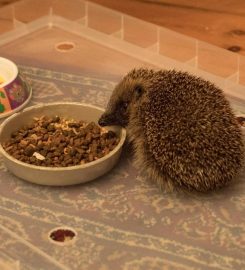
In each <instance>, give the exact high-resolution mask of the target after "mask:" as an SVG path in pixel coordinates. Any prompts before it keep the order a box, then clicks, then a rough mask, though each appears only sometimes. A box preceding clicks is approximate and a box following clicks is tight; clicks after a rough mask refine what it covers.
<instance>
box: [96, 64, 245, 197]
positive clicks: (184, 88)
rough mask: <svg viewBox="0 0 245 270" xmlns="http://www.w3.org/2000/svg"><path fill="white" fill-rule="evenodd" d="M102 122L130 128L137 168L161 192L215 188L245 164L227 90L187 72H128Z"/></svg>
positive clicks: (128, 133)
mask: <svg viewBox="0 0 245 270" xmlns="http://www.w3.org/2000/svg"><path fill="white" fill-rule="evenodd" d="M98 123H99V125H101V126H109V125H119V126H122V127H125V128H126V131H127V136H128V140H129V142H130V143H131V145H132V146H133V149H134V163H135V166H137V168H139V170H141V172H142V173H143V174H144V175H147V176H148V177H149V178H150V179H152V180H153V181H154V182H155V183H156V184H157V185H158V186H159V187H160V188H161V189H162V190H167V191H173V190H186V191H198V192H207V191H212V190H217V189H219V188H221V187H224V186H226V185H227V184H228V183H230V182H231V181H232V180H233V179H234V178H235V176H236V175H237V174H238V172H239V170H240V169H241V168H242V165H243V159H244V143H243V138H242V132H241V128H240V127H239V124H238V122H237V120H236V117H235V114H234V113H233V111H232V109H231V107H230V104H229V102H228V100H227V99H226V98H225V96H224V94H223V91H222V90H221V89H219V88H218V87H216V86H215V85H214V84H213V83H211V82H209V81H206V80H204V79H202V78H200V77H196V76H194V75H190V74H189V73H187V72H182V71H176V70H157V71H154V70H152V69H143V68H140V69H134V70H132V71H130V72H129V73H128V74H127V75H126V76H125V77H123V78H122V80H121V81H120V82H119V83H118V84H117V85H116V87H115V89H114V90H113V92H112V95H111V97H110V99H109V102H108V104H107V107H106V110H105V112H104V113H103V114H102V116H101V117H100V119H99V121H98Z"/></svg>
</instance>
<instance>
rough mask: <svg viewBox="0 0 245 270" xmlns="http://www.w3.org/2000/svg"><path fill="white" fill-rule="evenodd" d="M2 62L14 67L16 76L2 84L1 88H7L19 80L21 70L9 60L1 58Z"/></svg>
mask: <svg viewBox="0 0 245 270" xmlns="http://www.w3.org/2000/svg"><path fill="white" fill-rule="evenodd" d="M0 61H4V62H5V63H8V64H9V65H11V66H12V67H13V70H14V74H13V76H12V77H11V79H9V80H8V81H6V82H4V83H2V84H1V88H4V87H5V86H7V85H9V84H11V83H12V82H13V81H14V80H15V79H16V78H17V76H18V73H19V69H18V67H17V65H16V64H15V63H14V62H13V61H11V60H10V59H8V58H5V57H0Z"/></svg>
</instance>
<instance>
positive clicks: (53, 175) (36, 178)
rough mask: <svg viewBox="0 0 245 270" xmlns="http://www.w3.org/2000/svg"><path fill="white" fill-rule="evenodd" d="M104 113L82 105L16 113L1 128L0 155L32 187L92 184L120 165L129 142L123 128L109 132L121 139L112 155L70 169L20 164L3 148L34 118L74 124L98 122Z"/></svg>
mask: <svg viewBox="0 0 245 270" xmlns="http://www.w3.org/2000/svg"><path fill="white" fill-rule="evenodd" d="M103 112H104V111H103V109H101V108H98V107H95V106H92V105H87V104H81V103H69V102H68V103H67V102H66V103H50V104H46V105H36V106H32V107H29V108H26V109H24V110H23V111H22V112H19V113H15V114H14V115H12V116H10V117H9V118H7V119H6V120H5V121H4V122H3V123H2V125H1V127H0V142H1V143H0V153H1V154H2V157H3V161H4V163H5V166H6V167H7V168H8V170H9V171H10V172H11V173H13V174H14V175H16V176H18V177H20V178H22V179H24V180H27V181H29V182H32V183H36V184H40V185H49V186H66V185H74V184H80V183H85V182H88V181H91V180H93V179H95V178H97V177H99V176H101V175H103V174H105V173H106V172H108V171H109V170H111V169H112V168H113V166H114V165H115V164H116V163H117V161H118V159H119V157H120V154H121V150H122V145H123V143H124V141H125V138H126V131H125V129H124V128H121V127H117V126H111V127H107V129H108V130H112V131H114V132H115V133H116V134H117V136H118V138H119V143H118V145H117V146H116V147H115V148H114V149H113V150H112V151H111V152H109V154H107V155H105V156H104V157H102V158H99V159H97V160H95V161H92V162H89V163H86V164H83V165H76V166H70V167H42V166H36V165H30V164H27V163H24V162H21V161H19V160H17V159H15V158H13V157H12V156H10V155H9V154H8V153H7V152H6V151H5V150H4V149H3V146H2V143H4V142H6V141H8V140H9V139H10V137H11V134H12V133H13V132H15V131H17V130H18V129H19V128H21V127H23V126H25V125H28V124H30V123H31V122H33V118H34V117H41V116H48V117H54V116H56V115H57V116H60V117H63V118H66V119H73V120H75V121H80V120H83V121H86V122H96V123H97V121H98V119H99V117H100V116H101V114H102V113H103Z"/></svg>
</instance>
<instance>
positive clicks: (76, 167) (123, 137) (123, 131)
mask: <svg viewBox="0 0 245 270" xmlns="http://www.w3.org/2000/svg"><path fill="white" fill-rule="evenodd" d="M54 105H80V106H84V107H90V108H94V109H97V110H100V111H101V112H102V113H103V112H104V109H103V108H100V107H97V106H94V105H91V104H86V103H79V102H52V103H47V104H38V105H34V106H31V107H28V108H26V109H24V110H23V112H26V111H31V110H35V109H37V108H39V107H40V108H43V107H49V106H54ZM21 113H22V112H18V113H14V114H13V115H11V116H10V117H9V118H7V119H6V120H4V121H3V123H2V124H1V125H0V135H1V133H2V130H3V129H4V127H5V126H6V125H7V124H8V122H10V121H11V119H13V118H15V117H16V116H18V115H20V114H21ZM120 129H121V137H120V141H119V143H118V144H117V146H116V147H115V148H114V149H113V150H112V151H110V152H109V153H108V154H107V155H105V156H104V157H102V158H98V159H97V160H94V161H91V162H88V163H85V164H81V165H74V166H68V167H45V166H37V165H32V164H28V163H25V162H22V161H20V160H18V159H16V158H14V157H12V156H11V155H9V154H8V153H7V152H6V151H5V150H4V148H3V147H2V143H1V142H0V154H2V155H3V156H5V158H7V159H9V160H11V161H12V162H15V163H17V164H18V165H21V166H23V167H25V168H28V169H30V168H31V169H35V170H39V171H50V172H56V171H59V172H61V171H74V170H80V169H84V168H89V167H92V166H94V165H97V164H99V163H101V162H103V161H105V160H106V159H108V158H110V157H111V156H113V155H114V154H115V153H116V152H117V151H118V150H120V148H121V147H122V146H123V144H124V142H125V140H126V129H125V128H123V127H120Z"/></svg>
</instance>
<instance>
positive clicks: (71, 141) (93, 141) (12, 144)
mask: <svg viewBox="0 0 245 270" xmlns="http://www.w3.org/2000/svg"><path fill="white" fill-rule="evenodd" d="M118 143H119V138H117V136H116V134H115V133H114V132H113V131H106V130H105V129H104V128H103V129H102V128H101V127H100V126H98V125H97V124H95V123H94V122H91V123H86V122H84V121H74V120H67V119H64V118H61V117H59V116H54V117H47V116H42V117H39V118H37V117H35V118H34V119H33V123H31V124H29V125H27V126H24V127H22V128H20V129H19V130H17V131H15V132H13V133H12V134H11V138H10V139H9V141H6V142H4V143H2V145H3V148H4V149H5V151H6V152H8V153H9V154H10V155H12V156H13V157H14V158H16V159H18V160H20V161H22V162H25V163H28V164H32V165H37V166H46V167H67V166H75V165H81V164H85V163H88V162H92V161H94V160H97V159H98V158H102V157H103V156H105V155H107V154H108V153H109V152H110V151H112V150H113V149H114V148H115V147H116V145H117V144H118Z"/></svg>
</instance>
